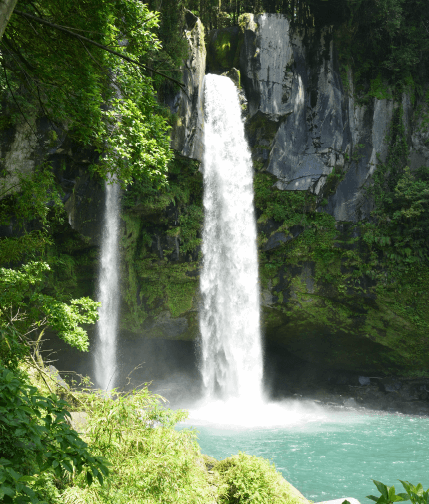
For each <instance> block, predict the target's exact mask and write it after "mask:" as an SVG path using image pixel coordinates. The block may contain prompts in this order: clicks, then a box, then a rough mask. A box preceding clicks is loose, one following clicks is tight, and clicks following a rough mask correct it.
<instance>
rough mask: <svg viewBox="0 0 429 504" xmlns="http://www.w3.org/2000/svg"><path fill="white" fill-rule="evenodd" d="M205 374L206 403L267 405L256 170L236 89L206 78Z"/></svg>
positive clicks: (226, 81)
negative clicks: (261, 402)
mask: <svg viewBox="0 0 429 504" xmlns="http://www.w3.org/2000/svg"><path fill="white" fill-rule="evenodd" d="M204 99H205V108H204V111H205V125H204V148H205V153H204V163H203V170H204V231H203V245H202V251H203V270H202V273H201V279H200V290H201V296H202V307H201V309H200V330H201V335H202V349H201V353H202V356H201V373H202V377H203V382H204V386H205V389H206V390H205V391H206V395H207V396H208V397H215V396H218V397H220V398H221V399H228V398H233V397H234V398H239V399H243V400H244V401H246V400H248V399H249V400H252V401H255V400H258V399H260V398H261V397H262V373H263V367H262V344H261V334H260V314H259V283H258V258H257V248H256V223H255V215H254V208H253V169H252V162H251V157H250V152H249V149H248V146H247V142H246V139H245V136H244V126H243V123H242V119H241V109H240V103H239V99H238V93H237V89H236V87H235V85H234V84H233V82H232V81H231V79H229V78H228V77H222V76H219V75H212V74H209V75H207V76H206V78H205V96H204Z"/></svg>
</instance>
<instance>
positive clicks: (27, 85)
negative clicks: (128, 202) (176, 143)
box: [0, 0, 171, 185]
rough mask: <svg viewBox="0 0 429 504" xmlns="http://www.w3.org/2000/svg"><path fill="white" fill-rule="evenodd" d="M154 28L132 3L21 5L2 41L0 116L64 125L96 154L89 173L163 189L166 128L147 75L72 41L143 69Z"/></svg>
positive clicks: (155, 45)
mask: <svg viewBox="0 0 429 504" xmlns="http://www.w3.org/2000/svg"><path fill="white" fill-rule="evenodd" d="M19 11H20V12H23V13H24V14H29V15H32V16H36V17H37V18H39V19H42V20H45V21H46V22H48V23H51V24H56V25H60V26H62V27H65V29H66V30H68V32H67V33H66V32H64V31H61V30H58V29H56V28H55V27H53V26H52V25H46V24H41V23H38V22H37V21H33V20H31V21H30V20H29V19H28V18H26V17H24V16H23V15H20V14H19ZM157 26H158V15H156V14H154V13H152V12H150V11H149V10H148V7H147V5H145V4H143V3H141V2H140V1H138V0H127V1H124V0H120V1H114V0H108V1H106V2H102V3H100V2H98V1H96V0H79V1H77V2H73V3H70V2H67V1H64V0H63V1H60V2H58V1H56V0H55V1H48V2H46V1H44V2H39V1H36V2H33V1H30V0H22V1H20V3H19V7H17V10H16V11H15V13H14V14H13V15H12V17H11V20H10V22H9V24H8V26H7V28H6V32H5V35H4V36H3V39H2V41H1V46H2V60H1V64H2V67H3V68H2V72H0V88H1V90H2V92H3V96H4V97H6V98H7V100H6V101H5V102H4V104H6V105H4V106H3V108H4V107H6V108H5V109H4V110H3V113H5V112H6V113H7V114H8V115H9V116H11V117H12V118H14V119H15V121H16V120H17V119H18V118H20V120H22V117H24V119H25V121H26V122H27V123H28V124H29V125H30V126H31V128H33V129H34V127H35V120H36V118H37V116H39V115H44V116H46V117H47V118H48V120H49V121H50V123H51V125H52V127H53V129H57V128H66V130H67V132H68V134H69V136H71V137H72V138H74V139H75V140H77V141H78V142H80V143H82V144H84V145H91V146H92V147H95V148H96V150H98V153H99V155H98V157H94V158H93V160H92V161H93V163H92V169H93V170H94V171H96V172H98V173H99V174H100V175H102V176H103V177H107V174H108V173H111V174H116V175H117V177H118V179H119V180H120V181H121V182H123V183H124V184H127V183H128V182H130V181H131V180H132V176H134V175H136V176H139V175H141V174H150V175H151V177H153V178H154V179H155V180H156V181H157V183H158V185H162V184H164V183H165V172H166V168H167V164H168V161H169V159H170V158H171V152H170V149H169V139H168V137H167V135H166V133H167V131H168V128H169V127H168V125H167V121H166V119H165V118H164V117H162V113H161V110H160V108H159V106H158V105H157V102H156V98H155V93H154V90H153V86H152V78H151V77H150V75H149V71H148V70H143V71H142V67H140V66H138V65H136V64H133V63H131V62H130V61H129V60H125V59H122V58H121V57H119V56H117V55H115V54H112V53H110V52H108V51H106V50H105V49H103V48H101V47H99V46H95V45H94V44H91V43H88V42H86V41H83V40H82V39H79V38H77V37H76V35H82V34H83V35H84V36H87V37H88V38H90V39H91V40H92V41H93V42H95V43H97V44H99V45H101V46H103V47H105V48H106V47H107V48H108V49H110V50H113V51H116V52H117V53H120V54H121V55H123V56H124V57H126V58H131V59H133V60H134V61H138V62H139V63H140V64H142V65H145V64H147V62H148V60H149V59H150V55H151V54H154V53H155V52H156V51H158V50H159V49H160V42H159V41H158V40H157V38H156V36H155V33H154V30H155V29H156V27H157ZM52 142H53V143H55V138H52Z"/></svg>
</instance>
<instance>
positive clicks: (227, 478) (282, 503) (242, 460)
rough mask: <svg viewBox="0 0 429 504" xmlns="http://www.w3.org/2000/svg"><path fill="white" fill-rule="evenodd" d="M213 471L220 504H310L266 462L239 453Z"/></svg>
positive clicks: (220, 463)
mask: <svg viewBox="0 0 429 504" xmlns="http://www.w3.org/2000/svg"><path fill="white" fill-rule="evenodd" d="M213 471H214V473H215V474H217V475H218V481H217V484H218V493H219V498H220V499H219V502H220V503H223V504H230V503H231V504H232V503H238V502H239V503H240V504H247V503H249V504H250V503H252V502H264V503H266V504H309V501H308V500H307V499H306V498H305V497H304V496H303V495H302V494H301V492H299V490H297V489H296V488H295V487H293V486H292V485H291V484H290V483H288V482H287V481H286V480H285V479H284V478H283V476H282V475H281V474H280V473H279V472H277V470H276V468H275V466H274V464H271V463H270V462H269V461H268V460H266V459H263V458H260V457H255V456H252V455H247V454H245V453H239V454H238V455H234V456H232V457H228V458H226V459H224V460H221V461H220V462H218V463H217V464H216V465H215V466H214V467H213Z"/></svg>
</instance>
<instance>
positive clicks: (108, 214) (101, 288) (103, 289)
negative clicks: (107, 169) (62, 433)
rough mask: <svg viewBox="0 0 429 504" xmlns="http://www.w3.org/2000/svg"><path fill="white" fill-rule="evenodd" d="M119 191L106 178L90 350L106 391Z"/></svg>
mask: <svg viewBox="0 0 429 504" xmlns="http://www.w3.org/2000/svg"><path fill="white" fill-rule="evenodd" d="M119 193H120V187H119V184H118V183H117V182H116V179H114V178H112V179H110V180H109V181H108V182H106V203H105V214H104V223H103V232H102V237H101V240H102V242H101V257H100V269H99V279H98V295H97V299H98V301H100V302H101V307H100V308H99V320H98V322H97V339H96V348H95V353H94V360H95V381H96V384H97V386H98V387H99V388H100V389H102V390H105V391H109V390H111V389H112V388H114V386H115V378H116V376H115V375H116V345H117V342H116V334H117V327H118V312H119V247H118V240H119V209H120V208H119Z"/></svg>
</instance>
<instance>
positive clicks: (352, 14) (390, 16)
mask: <svg viewBox="0 0 429 504" xmlns="http://www.w3.org/2000/svg"><path fill="white" fill-rule="evenodd" d="M339 4H340V5H341V4H342V8H343V12H344V17H343V21H342V23H341V24H339V25H338V26H337V29H336V30H335V32H334V36H335V38H336V41H337V47H338V50H339V54H340V59H341V61H342V63H343V65H347V66H350V67H351V68H352V69H353V71H354V80H355V90H356V91H357V93H358V95H359V96H360V98H361V99H362V98H363V99H364V100H366V99H368V98H369V97H374V98H377V99H391V98H392V97H393V96H392V95H399V94H400V93H402V92H404V91H405V92H410V93H411V94H414V92H415V91H416V90H417V91H420V90H421V89H422V85H424V83H425V81H426V80H427V68H426V69H425V67H426V66H427V62H428V56H429V33H428V31H427V23H428V21H429V14H428V12H427V9H426V8H425V6H426V2H425V0H412V1H405V0H380V1H379V2H372V1H371V0H357V1H356V0H344V1H342V2H339Z"/></svg>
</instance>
